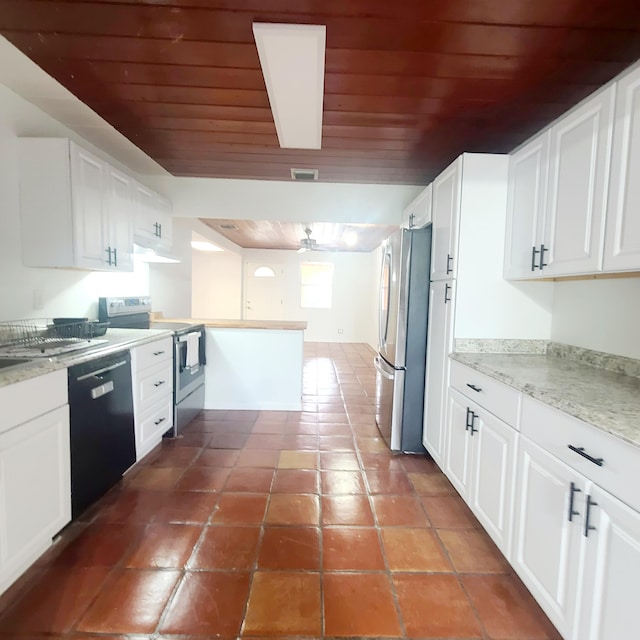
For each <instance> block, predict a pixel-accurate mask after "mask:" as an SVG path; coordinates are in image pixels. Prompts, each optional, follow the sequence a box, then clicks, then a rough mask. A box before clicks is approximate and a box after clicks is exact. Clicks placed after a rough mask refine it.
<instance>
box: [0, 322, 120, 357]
mask: <svg viewBox="0 0 640 640" xmlns="http://www.w3.org/2000/svg"><path fill="white" fill-rule="evenodd" d="M108 326H109V323H108V322H101V323H99V322H90V321H87V320H82V321H73V322H66V323H61V322H54V320H53V319H51V318H32V319H29V320H12V321H0V349H2V350H3V351H5V352H13V351H23V350H29V351H39V352H40V353H45V352H50V350H52V349H56V350H59V349H61V348H73V347H74V346H75V345H80V346H81V345H82V343H85V342H89V341H90V340H91V339H92V338H95V337H97V336H102V335H104V334H105V333H106V331H107V327H108Z"/></svg>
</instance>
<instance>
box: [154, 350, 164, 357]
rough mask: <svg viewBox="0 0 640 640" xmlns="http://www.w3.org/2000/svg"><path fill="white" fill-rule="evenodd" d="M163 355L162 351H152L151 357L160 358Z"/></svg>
mask: <svg viewBox="0 0 640 640" xmlns="http://www.w3.org/2000/svg"><path fill="white" fill-rule="evenodd" d="M163 353H164V351H154V352H153V355H154V356H161V355H162V354H163Z"/></svg>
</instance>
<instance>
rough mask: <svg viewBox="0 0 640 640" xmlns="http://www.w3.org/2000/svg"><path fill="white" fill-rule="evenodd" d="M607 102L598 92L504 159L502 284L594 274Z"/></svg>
mask: <svg viewBox="0 0 640 640" xmlns="http://www.w3.org/2000/svg"><path fill="white" fill-rule="evenodd" d="M615 95H616V86H615V85H611V86H609V87H608V88H606V89H604V90H602V91H599V92H598V93H596V94H595V95H594V96H592V97H591V98H590V99H589V100H588V101H586V102H584V103H583V104H582V105H581V106H579V107H578V108H577V109H575V110H574V111H572V112H570V113H569V114H567V115H566V116H564V117H563V118H561V119H560V120H559V121H557V122H556V123H555V124H554V125H553V126H552V127H551V128H550V129H549V130H548V131H546V132H544V133H543V134H541V135H540V136H538V137H536V138H534V139H533V140H532V141H531V142H529V143H528V144H526V145H525V146H524V147H522V148H521V149H519V150H518V151H517V152H516V153H514V154H513V155H512V156H511V158H510V170H509V192H508V193H509V195H508V217H507V230H506V242H505V264H504V275H505V278H507V279H513V280H520V279H527V278H552V277H559V276H571V275H583V274H590V273H598V272H600V271H602V268H603V252H604V227H605V221H606V213H607V190H608V186H609V169H610V159H611V147H612V135H613V134H612V132H613V110H614V102H615ZM636 189H637V193H638V194H640V188H638V187H636ZM623 217H624V216H623ZM627 217H628V216H627ZM636 229H637V231H636V236H637V238H640V223H636ZM631 242H632V243H633V241H631ZM636 245H637V247H640V240H638V242H637V243H636Z"/></svg>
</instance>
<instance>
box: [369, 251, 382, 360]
mask: <svg viewBox="0 0 640 640" xmlns="http://www.w3.org/2000/svg"><path fill="white" fill-rule="evenodd" d="M372 255H373V278H372V281H371V289H370V290H369V295H370V297H371V302H370V305H371V308H372V309H373V313H372V314H371V321H370V323H369V337H368V339H367V340H366V342H367V343H368V345H369V346H370V347H371V348H372V349H373V350H374V351H376V352H377V351H378V346H379V345H378V343H379V341H380V340H379V338H380V335H379V334H380V328H379V327H378V311H379V308H380V275H381V271H382V247H378V248H377V249H376V250H375V251H373V252H372Z"/></svg>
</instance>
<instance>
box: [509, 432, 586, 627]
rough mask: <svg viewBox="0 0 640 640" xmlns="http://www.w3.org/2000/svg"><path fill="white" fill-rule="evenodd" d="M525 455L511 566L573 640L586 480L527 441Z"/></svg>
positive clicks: (521, 454)
mask: <svg viewBox="0 0 640 640" xmlns="http://www.w3.org/2000/svg"><path fill="white" fill-rule="evenodd" d="M519 450H520V452H519V456H518V481H517V486H516V494H515V500H514V503H515V507H514V509H515V512H516V513H515V522H514V539H513V552H512V559H511V561H512V564H513V567H514V568H515V570H516V571H517V572H518V574H519V575H520V577H521V578H522V581H523V582H524V583H525V584H526V585H527V587H528V588H529V590H530V591H531V593H532V594H533V595H534V596H535V598H536V600H538V602H539V603H540V605H541V606H542V608H543V609H544V610H545V612H546V614H547V615H548V616H549V618H550V619H551V621H552V622H553V623H554V624H555V626H556V627H557V628H558V631H560V633H561V634H563V635H564V636H565V637H571V629H572V627H573V617H574V614H575V606H576V595H577V594H576V591H577V585H576V578H575V576H576V575H577V569H578V565H579V562H580V543H581V540H580V536H581V528H580V523H581V522H582V518H583V517H584V510H583V508H582V503H583V499H584V495H585V488H586V480H585V479H584V478H583V477H582V476H580V475H579V474H577V473H576V472H575V471H573V470H572V469H570V468H569V467H568V466H567V465H565V464H564V463H563V462H560V461H559V460H558V459H557V458H555V457H553V456H552V455H550V454H549V453H547V452H546V451H544V450H543V449H541V448H539V447H538V446H537V445H535V444H533V443H532V442H530V441H529V440H527V438H524V437H521V438H520V447H519ZM571 507H573V508H571ZM569 511H572V515H571V518H572V519H571V521H570V520H569Z"/></svg>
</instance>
